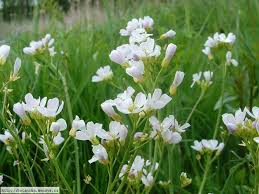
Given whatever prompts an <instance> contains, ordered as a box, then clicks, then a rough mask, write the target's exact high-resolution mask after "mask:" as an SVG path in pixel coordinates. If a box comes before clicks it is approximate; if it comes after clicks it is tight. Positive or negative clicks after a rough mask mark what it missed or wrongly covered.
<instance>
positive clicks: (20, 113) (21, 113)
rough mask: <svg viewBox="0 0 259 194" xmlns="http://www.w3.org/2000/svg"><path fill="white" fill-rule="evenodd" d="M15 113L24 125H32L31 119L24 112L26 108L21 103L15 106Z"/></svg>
mask: <svg viewBox="0 0 259 194" xmlns="http://www.w3.org/2000/svg"><path fill="white" fill-rule="evenodd" d="M13 111H14V112H15V113H16V114H17V115H18V116H19V117H20V118H21V120H22V122H23V124H25V125H29V124H30V123H31V120H30V118H29V117H28V116H27V114H26V112H25V110H24V106H23V105H22V104H21V103H20V102H18V103H16V104H14V105H13Z"/></svg>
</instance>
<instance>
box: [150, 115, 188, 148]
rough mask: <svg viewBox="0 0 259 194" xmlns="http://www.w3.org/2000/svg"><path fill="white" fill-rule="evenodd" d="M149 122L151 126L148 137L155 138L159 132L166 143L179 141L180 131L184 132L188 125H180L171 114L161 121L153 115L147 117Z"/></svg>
mask: <svg viewBox="0 0 259 194" xmlns="http://www.w3.org/2000/svg"><path fill="white" fill-rule="evenodd" d="M149 122H150V124H151V126H152V128H153V131H152V132H151V135H150V137H151V138H156V137H157V133H158V132H159V133H160V134H161V137H162V139H163V140H164V142H165V143H168V144H177V143H179V142H180V141H181V140H182V137H181V134H180V133H183V132H185V129H187V128H188V127H190V124H189V123H185V124H184V125H182V126H180V125H179V124H178V121H177V120H176V119H175V117H174V116H173V115H169V116H168V117H166V118H165V119H164V120H163V122H162V123H160V121H159V120H158V119H157V118H156V117H155V116H152V117H150V118H149Z"/></svg>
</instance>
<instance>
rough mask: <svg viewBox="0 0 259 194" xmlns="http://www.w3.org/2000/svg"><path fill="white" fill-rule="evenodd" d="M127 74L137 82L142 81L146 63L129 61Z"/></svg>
mask: <svg viewBox="0 0 259 194" xmlns="http://www.w3.org/2000/svg"><path fill="white" fill-rule="evenodd" d="M126 73H127V74H128V75H130V76H131V77H133V78H134V80H135V81H140V80H141V79H142V77H143V74H144V63H143V62H142V61H133V60H131V61H129V67H128V68H126Z"/></svg>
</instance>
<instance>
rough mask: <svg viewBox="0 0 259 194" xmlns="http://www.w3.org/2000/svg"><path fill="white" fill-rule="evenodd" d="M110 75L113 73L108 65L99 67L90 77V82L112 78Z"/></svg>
mask: <svg viewBox="0 0 259 194" xmlns="http://www.w3.org/2000/svg"><path fill="white" fill-rule="evenodd" d="M112 76H113V73H112V70H111V67H110V66H109V65H107V66H104V67H100V68H99V69H98V70H97V72H96V75H94V76H93V77H92V82H101V81H105V80H109V79H111V78H112Z"/></svg>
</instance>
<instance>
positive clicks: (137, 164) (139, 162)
mask: <svg viewBox="0 0 259 194" xmlns="http://www.w3.org/2000/svg"><path fill="white" fill-rule="evenodd" d="M144 163H145V160H144V158H141V156H139V155H137V156H136V157H135V159H134V161H133V163H132V165H131V168H130V170H129V176H130V177H137V176H138V175H139V173H141V171H142V169H143V166H144Z"/></svg>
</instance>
